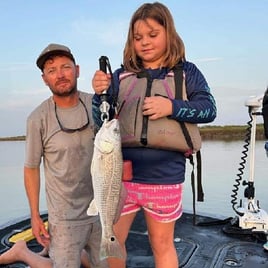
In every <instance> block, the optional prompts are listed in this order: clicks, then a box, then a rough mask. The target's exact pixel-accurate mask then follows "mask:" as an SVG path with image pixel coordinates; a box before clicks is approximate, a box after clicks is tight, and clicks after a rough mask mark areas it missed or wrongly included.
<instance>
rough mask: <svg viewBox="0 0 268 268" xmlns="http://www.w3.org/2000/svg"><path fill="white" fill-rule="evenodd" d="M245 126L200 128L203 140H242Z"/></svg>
mask: <svg viewBox="0 0 268 268" xmlns="http://www.w3.org/2000/svg"><path fill="white" fill-rule="evenodd" d="M247 128H248V126H247V125H243V126H232V125H230V126H204V127H200V133H201V136H202V139H203V140H224V141H235V140H244V139H245V138H246V134H247ZM256 140H265V136H264V129H263V124H257V126H256ZM0 141H25V136H23V135H22V136H14V137H2V138H0Z"/></svg>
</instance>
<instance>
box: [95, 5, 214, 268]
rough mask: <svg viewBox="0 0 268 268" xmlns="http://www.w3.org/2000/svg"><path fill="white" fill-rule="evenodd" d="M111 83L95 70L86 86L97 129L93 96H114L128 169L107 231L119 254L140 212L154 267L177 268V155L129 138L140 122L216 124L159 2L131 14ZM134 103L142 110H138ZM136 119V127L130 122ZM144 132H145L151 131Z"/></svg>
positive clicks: (180, 173) (115, 262) (181, 165)
mask: <svg viewBox="0 0 268 268" xmlns="http://www.w3.org/2000/svg"><path fill="white" fill-rule="evenodd" d="M179 62H182V65H183V67H182V68H183V76H184V83H185V86H186V92H187V98H188V100H182V99H174V92H175V88H174V82H173V83H172V81H174V77H173V75H172V74H173V68H174V67H175V66H176V65H177V64H178V63H179ZM113 79H114V81H113V82H114V83H113V84H114V87H112V86H111V76H110V75H109V74H106V73H104V72H102V71H96V73H95V75H94V77H93V80H92V85H93V88H94V90H95V93H96V94H95V95H94V98H93V116H94V120H95V122H96V124H97V125H98V126H100V125H101V124H102V120H101V112H100V109H99V106H100V104H101V97H100V96H101V94H102V93H103V92H104V91H105V90H108V91H107V92H108V94H109V99H108V101H109V102H112V100H113V98H114V92H112V91H113V90H112V88H114V89H115V91H116V92H115V95H116V97H118V103H119V106H118V107H119V109H118V110H119V122H120V130H121V131H122V133H124V135H123V136H122V134H121V136H122V137H121V138H122V146H123V158H124V160H130V161H131V162H132V166H133V178H132V180H131V181H124V182H123V183H124V186H125V187H126V189H127V191H128V196H127V199H126V201H125V206H124V208H123V210H122V213H121V217H120V219H119V221H118V222H117V223H116V224H115V225H114V231H115V234H116V236H117V238H118V239H119V241H120V243H121V244H122V247H124V248H125V241H126V239H127V236H128V232H129V230H130V227H131V224H132V222H133V220H134V218H135V215H136V213H137V211H139V210H140V209H143V211H144V216H145V219H146V223H147V228H148V236H149V240H150V244H151V247H152V251H153V255H154V261H155V267H156V268H177V267H178V266H179V262H178V256H177V252H176V249H175V247H174V242H173V240H174V228H175V222H176V220H177V219H179V218H180V216H181V214H182V185H183V182H184V180H185V155H184V152H182V151H179V150H172V148H171V149H170V148H167V149H165V148H161V149H159V148H157V146H154V145H150V143H148V141H147V136H146V135H147V133H146V132H142V136H141V137H140V138H141V142H135V141H131V142H130V140H131V139H132V138H133V136H134V135H140V132H139V131H138V130H137V128H138V125H140V124H143V123H144V122H146V121H148V122H149V123H150V122H161V121H160V120H162V119H164V118H166V117H168V118H169V119H170V120H172V121H173V120H174V121H173V122H178V124H179V122H187V123H193V124H197V123H207V122H211V121H213V120H214V119H215V117H216V106H215V101H214V98H213V96H212V95H211V93H210V89H209V87H208V84H207V82H206V80H205V78H204V76H203V75H202V73H201V72H200V71H199V70H198V68H197V67H196V66H195V65H194V64H193V63H190V62H187V61H186V60H185V49H184V44H183V41H182V39H181V38H180V36H179V35H178V34H177V32H176V29H175V26H174V22H173V18H172V15H171V14H170V12H169V10H168V8H167V7H166V6H164V5H163V4H161V3H158V2H155V3H146V4H143V5H142V6H141V7H140V8H138V10H137V11H136V12H135V13H134V15H133V16H132V19H131V21H130V26H129V31H128V37H127V41H126V44H125V49H124V59H123V67H121V68H120V69H118V70H116V71H115V73H114V74H113ZM166 87H168V89H166ZM116 89H117V90H116ZM165 90H166V91H168V90H171V91H172V92H173V97H170V95H168V94H167V96H163V92H165ZM158 91H159V92H161V94H158V93H157V92H158ZM150 93H153V94H150ZM139 103H142V104H141V109H139V108H137V107H138V105H139ZM111 107H112V106H111ZM110 113H111V114H110V118H112V116H113V113H114V110H113V109H112V108H111V109H110ZM139 113H140V115H141V116H142V120H140V121H139V120H137V117H136V114H139ZM148 126H149V127H148V131H149V128H150V124H148ZM167 132H168V130H167ZM125 133H128V134H125ZM143 134H145V136H143ZM163 134H168V133H163ZM181 138H182V137H177V139H181ZM108 261H109V265H110V268H123V267H126V263H125V261H124V260H121V259H116V258H109V260H108Z"/></svg>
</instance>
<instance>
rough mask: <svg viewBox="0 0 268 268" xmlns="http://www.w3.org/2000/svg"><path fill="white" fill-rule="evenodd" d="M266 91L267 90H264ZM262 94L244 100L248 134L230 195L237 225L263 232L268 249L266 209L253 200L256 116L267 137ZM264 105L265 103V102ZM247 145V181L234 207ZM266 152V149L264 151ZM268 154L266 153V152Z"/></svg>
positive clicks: (267, 108)
mask: <svg viewBox="0 0 268 268" xmlns="http://www.w3.org/2000/svg"><path fill="white" fill-rule="evenodd" d="M266 93H267V91H266ZM264 100H265V99H264V95H261V96H257V97H254V98H250V99H249V100H247V101H246V102H245V105H246V106H247V107H248V108H249V115H250V118H251V121H250V122H249V123H248V124H249V126H250V127H249V129H248V136H247V138H248V139H246V140H245V141H246V145H245V146H244V148H245V149H246V150H245V151H243V154H244V157H242V160H243V161H242V163H240V165H241V168H240V169H239V170H240V174H238V176H239V177H240V178H239V179H238V180H236V182H237V184H236V185H234V187H235V190H233V192H234V194H233V195H232V197H233V199H232V204H233V209H234V211H235V212H236V213H237V214H238V218H239V227H240V228H241V229H243V230H249V231H252V232H260V233H264V235H265V236H266V243H265V244H264V245H263V247H264V248H265V249H266V250H268V242H267V241H268V214H267V213H266V211H264V210H263V209H261V208H260V206H259V202H258V201H257V202H255V187H254V168H255V166H254V163H255V142H256V124H257V116H259V115H263V118H264V121H265V124H266V125H267V129H266V130H265V135H266V138H267V139H268V97H267V106H265V108H264ZM262 104H263V109H262V111H260V108H261V106H262ZM265 105H266V104H265ZM264 110H265V111H264ZM248 146H250V150H249V151H250V159H249V173H250V174H249V179H248V181H243V183H242V184H243V186H246V188H245V190H244V202H242V201H240V205H239V206H238V207H237V208H236V207H235V205H236V195H237V190H238V185H239V184H240V179H241V175H242V173H243V169H244V164H245V163H246V160H245V158H246V157H247V151H248V148H247V147H248ZM265 149H266V150H268V142H266V144H265ZM266 153H267V151H266ZM267 156H268V154H267Z"/></svg>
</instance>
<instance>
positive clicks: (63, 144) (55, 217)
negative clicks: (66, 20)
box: [24, 44, 107, 268]
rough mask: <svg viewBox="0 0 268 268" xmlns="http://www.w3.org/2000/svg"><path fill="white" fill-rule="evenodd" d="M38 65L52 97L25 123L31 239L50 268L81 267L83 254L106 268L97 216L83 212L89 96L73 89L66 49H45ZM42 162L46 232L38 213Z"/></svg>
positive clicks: (87, 197)
mask: <svg viewBox="0 0 268 268" xmlns="http://www.w3.org/2000/svg"><path fill="white" fill-rule="evenodd" d="M36 64H37V66H38V67H39V68H40V70H41V71H42V78H43V81H44V82H45V84H46V85H47V86H48V87H49V89H50V90H51V92H52V96H51V97H50V98H48V99H47V100H45V101H44V102H43V103H41V104H40V105H39V106H38V107H37V108H36V109H35V110H34V111H33V112H32V113H31V114H30V116H29V117H28V119H27V133H26V157H25V166H24V184H25V188H26V193H27V197H28V200H29V205H30V212H31V225H32V229H33V234H34V236H35V237H36V239H37V241H38V242H39V243H40V244H41V245H43V246H44V247H48V248H49V256H50V259H51V262H50V266H48V267H51V266H53V267H57V268H64V267H70V268H76V267H80V257H81V252H82V250H83V249H85V250H86V251H87V253H88V256H89V261H90V263H91V266H92V267H107V266H106V263H104V262H102V263H100V261H99V247H100V238H101V225H100V221H99V217H98V216H91V217H89V216H88V215H87V213H86V212H87V208H88V206H89V203H90V202H91V200H92V198H93V188H92V181H91V175H90V163H91V159H92V153H93V137H94V130H93V120H92V118H91V99H92V96H91V95H90V94H87V93H84V92H81V91H78V89H77V79H78V77H79V66H78V65H76V63H75V58H74V56H73V55H72V53H71V50H70V49H69V48H68V47H66V46H64V45H60V44H50V45H48V46H47V47H46V48H45V49H44V50H43V51H42V52H41V54H40V56H39V57H38V59H37V61H36ZM41 161H43V166H44V174H45V181H46V183H45V189H46V199H47V209H48V215H49V218H48V222H49V227H48V230H49V231H47V230H46V229H45V226H44V223H43V221H42V219H41V218H40V213H39V192H40V164H41ZM38 267H39V268H40V267H41V266H40V264H39V266H38ZM44 267H47V266H44Z"/></svg>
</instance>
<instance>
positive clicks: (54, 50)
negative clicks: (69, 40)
mask: <svg viewBox="0 0 268 268" xmlns="http://www.w3.org/2000/svg"><path fill="white" fill-rule="evenodd" d="M53 55H64V56H66V57H68V58H70V59H71V60H72V61H73V62H74V63H75V59H74V56H73V54H72V53H71V50H70V49H69V48H68V47H66V46H64V45H60V44H49V45H48V46H47V47H46V48H45V49H44V50H43V51H42V52H41V54H40V55H39V57H38V58H37V60H36V65H37V66H38V67H39V68H40V69H41V70H42V71H43V68H44V65H45V62H46V60H47V59H48V58H49V57H50V56H53Z"/></svg>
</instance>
